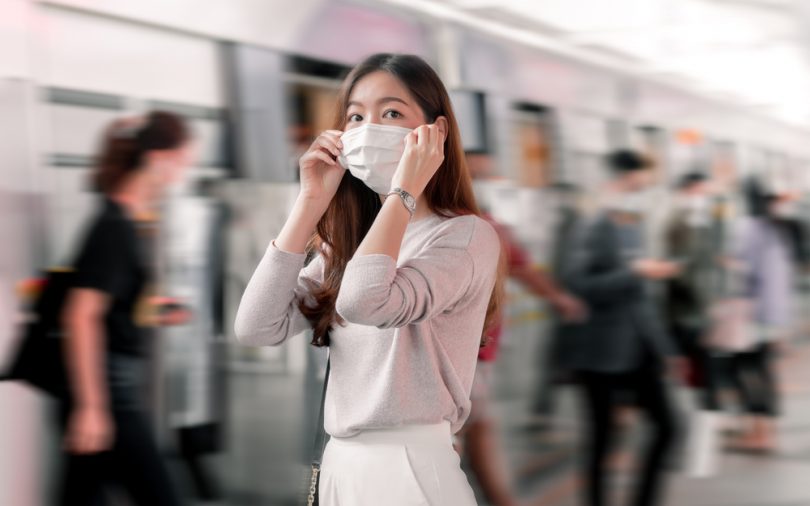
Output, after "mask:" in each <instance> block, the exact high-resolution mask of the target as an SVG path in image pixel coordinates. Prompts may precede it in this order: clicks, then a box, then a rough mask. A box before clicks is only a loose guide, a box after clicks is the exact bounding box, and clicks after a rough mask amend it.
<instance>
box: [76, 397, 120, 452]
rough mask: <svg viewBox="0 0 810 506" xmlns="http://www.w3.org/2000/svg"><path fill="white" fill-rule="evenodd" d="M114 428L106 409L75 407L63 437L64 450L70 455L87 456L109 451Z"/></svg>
mask: <svg viewBox="0 0 810 506" xmlns="http://www.w3.org/2000/svg"><path fill="white" fill-rule="evenodd" d="M114 434H115V426H114V424H113V420H112V416H111V415H110V411H109V410H108V409H105V408H102V407H82V406H78V407H76V408H75V409H74V410H73V412H71V414H70V419H69V420H68V429H67V433H66V435H65V448H66V449H67V451H68V452H70V453H76V454H89V453H99V452H103V451H106V450H109V449H110V448H111V447H112V444H113V436H114Z"/></svg>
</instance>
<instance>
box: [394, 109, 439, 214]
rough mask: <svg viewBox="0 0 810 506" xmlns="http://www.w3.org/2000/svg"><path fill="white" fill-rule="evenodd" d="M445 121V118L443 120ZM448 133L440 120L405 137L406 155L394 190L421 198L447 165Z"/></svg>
mask: <svg viewBox="0 0 810 506" xmlns="http://www.w3.org/2000/svg"><path fill="white" fill-rule="evenodd" d="M440 119H441V120H443V119H444V118H440ZM444 139H445V132H444V131H443V129H441V128H440V126H439V120H437V121H436V123H433V124H432V125H422V126H420V127H418V128H416V129H414V131H413V132H411V133H410V134H408V136H407V137H405V152H404V153H403V155H402V159H401V160H400V162H399V166H398V167H397V171H396V173H394V179H393V181H392V184H391V187H392V188H402V189H403V190H405V191H407V192H408V193H410V194H411V195H413V197H414V198H419V196H420V195H421V194H422V192H423V191H424V190H425V187H426V186H427V184H428V183H429V182H430V180H431V178H432V177H433V175H434V174H436V171H437V170H438V169H439V167H440V166H441V164H442V162H443V161H444Z"/></svg>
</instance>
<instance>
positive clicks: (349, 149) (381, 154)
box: [338, 123, 413, 195]
mask: <svg viewBox="0 0 810 506" xmlns="http://www.w3.org/2000/svg"><path fill="white" fill-rule="evenodd" d="M412 131H413V130H411V129H409V128H401V127H395V126H388V125H374V124H371V123H367V124H365V125H363V126H360V127H357V128H352V129H351V130H349V131H347V132H346V133H344V134H343V135H342V136H341V138H340V140H341V141H342V142H343V152H342V153H341V155H340V156H339V157H338V161H339V162H340V165H342V166H343V167H344V168H346V169H349V172H351V174H352V176H354V177H356V178H357V179H359V180H360V181H362V182H363V183H365V185H366V186H368V187H369V188H371V189H372V190H374V191H375V192H377V193H379V194H381V195H384V194H386V193H388V192H389V191H390V190H391V181H392V180H393V179H394V173H395V172H396V171H397V166H398V165H399V160H400V159H401V158H402V153H403V152H404V151H405V136H407V135H408V134H409V133H411V132H412Z"/></svg>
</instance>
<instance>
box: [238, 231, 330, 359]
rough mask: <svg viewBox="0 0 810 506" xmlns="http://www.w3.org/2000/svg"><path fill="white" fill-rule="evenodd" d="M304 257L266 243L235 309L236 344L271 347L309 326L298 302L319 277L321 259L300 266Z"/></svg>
mask: <svg viewBox="0 0 810 506" xmlns="http://www.w3.org/2000/svg"><path fill="white" fill-rule="evenodd" d="M305 257H306V255H304V254H295V253H288V252H285V251H282V250H280V249H278V248H277V247H276V246H275V245H274V244H272V243H271V244H270V246H269V247H268V248H267V251H266V252H265V254H264V257H263V258H262V260H261V262H259V265H258V267H256V270H255V271H254V273H253V276H251V278H250V281H249V282H248V285H247V287H246V288H245V293H244V294H243V295H242V300H241V301H240V303H239V309H238V310H237V312H236V319H235V322H234V332H235V334H236V338H237V340H238V341H239V342H240V343H243V344H249V345H258V346H274V345H278V344H281V343H282V342H284V341H285V340H286V339H288V338H290V337H292V336H294V335H296V334H299V333H301V332H303V331H304V330H307V329H309V328H311V325H310V323H309V321H308V320H307V319H306V317H305V316H304V315H303V314H302V313H301V310H300V309H299V307H298V305H299V302H300V301H302V300H307V299H308V298H309V297H310V293H311V290H312V287H314V286H317V285H318V284H319V283H320V282H321V280H322V279H323V262H322V260H321V257H320V256H319V257H316V258H315V259H314V260H312V262H310V264H309V265H308V266H306V267H304V261H305Z"/></svg>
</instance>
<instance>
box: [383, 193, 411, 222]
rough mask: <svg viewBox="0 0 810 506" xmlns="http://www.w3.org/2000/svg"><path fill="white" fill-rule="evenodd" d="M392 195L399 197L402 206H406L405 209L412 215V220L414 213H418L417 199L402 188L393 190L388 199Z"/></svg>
mask: <svg viewBox="0 0 810 506" xmlns="http://www.w3.org/2000/svg"><path fill="white" fill-rule="evenodd" d="M391 195H399V198H400V199H401V200H402V205H404V206H405V209H407V210H408V212H409V213H410V214H411V218H413V213H415V212H416V199H415V198H413V195H411V194H410V193H408V192H406V191H405V190H403V189H402V188H393V189H392V190H391V191H390V192H388V194H387V195H386V197H389V196H391Z"/></svg>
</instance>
